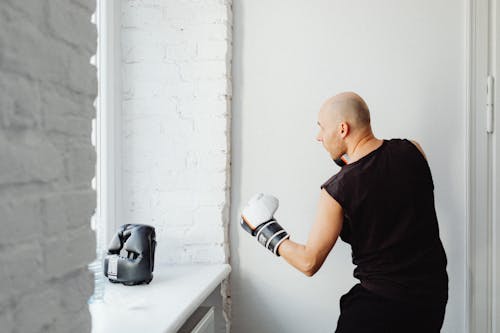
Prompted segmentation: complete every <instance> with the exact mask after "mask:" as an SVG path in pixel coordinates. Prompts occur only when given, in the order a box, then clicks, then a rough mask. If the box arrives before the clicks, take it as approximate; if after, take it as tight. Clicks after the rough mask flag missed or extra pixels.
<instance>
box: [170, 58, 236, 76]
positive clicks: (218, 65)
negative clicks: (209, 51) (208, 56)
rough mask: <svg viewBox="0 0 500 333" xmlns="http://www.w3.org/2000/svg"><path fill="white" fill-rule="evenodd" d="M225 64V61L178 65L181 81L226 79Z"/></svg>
mask: <svg viewBox="0 0 500 333" xmlns="http://www.w3.org/2000/svg"><path fill="white" fill-rule="evenodd" d="M226 66H227V64H226V62H225V61H222V60H219V61H207V62H193V63H192V64H180V65H179V67H180V74H181V77H182V79H183V80H186V81H195V80H214V79H224V78H227V75H228V71H227V67H226Z"/></svg>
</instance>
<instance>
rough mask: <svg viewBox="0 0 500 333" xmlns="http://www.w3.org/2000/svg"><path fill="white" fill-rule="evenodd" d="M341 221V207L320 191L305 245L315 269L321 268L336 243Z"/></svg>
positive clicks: (326, 193) (325, 192)
mask: <svg viewBox="0 0 500 333" xmlns="http://www.w3.org/2000/svg"><path fill="white" fill-rule="evenodd" d="M343 221H344V212H343V210H342V206H340V204H339V203H338V202H337V201H336V200H335V199H334V198H332V197H331V196H330V194H328V192H327V191H326V190H325V189H322V190H321V192H320V198H319V203H318V212H317V216H316V221H315V222H314V224H313V226H312V228H311V232H310V234H309V238H308V240H307V245H306V248H307V250H308V251H309V254H310V255H311V256H313V257H314V262H315V263H316V266H317V267H316V269H319V267H321V265H322V264H323V262H324V261H325V259H326V257H327V256H328V254H329V253H330V251H331V249H332V248H333V246H334V245H335V243H336V242H337V239H338V237H339V234H340V231H341V230H342V223H343Z"/></svg>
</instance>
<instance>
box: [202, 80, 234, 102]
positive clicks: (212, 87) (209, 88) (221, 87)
mask: <svg viewBox="0 0 500 333" xmlns="http://www.w3.org/2000/svg"><path fill="white" fill-rule="evenodd" d="M226 93H227V79H216V80H210V81H208V80H207V81H200V82H198V84H197V86H196V90H195V96H196V98H198V99H201V100H203V101H211V100H214V101H223V100H224V99H225V95H226Z"/></svg>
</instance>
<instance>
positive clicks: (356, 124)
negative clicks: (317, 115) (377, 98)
mask: <svg viewBox="0 0 500 333" xmlns="http://www.w3.org/2000/svg"><path fill="white" fill-rule="evenodd" d="M321 112H324V113H325V115H326V116H327V117H328V118H330V117H331V118H330V119H332V120H334V121H335V122H339V121H345V122H347V123H349V125H350V126H351V127H352V129H353V130H364V129H369V128H370V111H369V110H368V106H367V105H366V102H365V101H364V100H363V99H362V98H361V96H359V95H358V94H356V93H354V92H343V93H340V94H337V95H335V96H333V97H330V98H329V99H327V100H326V101H325V102H324V103H323V106H322V107H321Z"/></svg>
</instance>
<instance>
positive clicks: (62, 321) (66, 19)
mask: <svg viewBox="0 0 500 333" xmlns="http://www.w3.org/2000/svg"><path fill="white" fill-rule="evenodd" d="M94 6H95V1H92V0H72V1H67V0H50V1H40V0H29V1H28V0H27V1H17V0H3V1H1V2H0V111H1V112H0V156H1V158H0V216H1V219H0V221H1V227H2V231H1V233H0V327H1V331H2V332H42V331H43V332H88V331H90V323H91V321H90V314H89V312H88V307H87V299H88V298H89V297H90V295H91V293H92V286H93V276H92V274H90V273H89V272H88V270H87V264H88V263H89V262H90V261H92V259H93V258H94V257H95V235H94V233H93V232H92V231H91V230H90V217H91V215H92V213H93V210H94V208H95V192H94V191H93V190H92V189H91V186H90V181H91V179H92V177H93V175H94V171H95V168H94V165H95V151H94V149H93V147H92V146H91V143H90V126H91V119H92V118H93V117H94V108H93V105H92V103H93V101H94V99H95V96H96V91H97V89H96V88H97V86H96V69H95V67H93V66H91V65H90V63H89V58H90V56H91V55H92V54H94V53H95V48H96V29H95V26H94V25H93V24H91V23H90V16H91V14H92V12H93V11H94Z"/></svg>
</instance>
